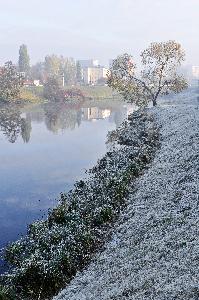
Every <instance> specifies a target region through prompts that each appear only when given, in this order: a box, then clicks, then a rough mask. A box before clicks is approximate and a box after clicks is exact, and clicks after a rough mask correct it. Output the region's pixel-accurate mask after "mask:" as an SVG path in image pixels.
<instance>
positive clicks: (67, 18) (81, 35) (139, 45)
mask: <svg viewBox="0 0 199 300" xmlns="http://www.w3.org/2000/svg"><path fill="white" fill-rule="evenodd" d="M198 28H199V1H198V0H189V1H187V0H167V1H165V0H154V1H148V0H141V1H138V0H99V1H93V0H76V1H70V0H60V1H56V2H55V1H53V0H43V1H40V0H34V1H33V0H29V1H28V3H27V1H25V0H20V1H16V0H1V9H0V37H1V38H0V48H1V55H0V63H3V62H4V61H7V60H9V59H12V60H13V61H15V62H16V61H17V58H18V48H19V45H20V44H22V43H25V44H27V46H28V48H29V52H30V56H31V61H32V63H35V62H36V61H38V60H42V59H43V57H44V56H45V55H46V54H51V53H56V54H63V55H64V56H72V57H75V58H77V59H84V58H98V59H99V60H100V61H101V63H102V64H107V63H108V59H109V58H114V57H116V56H117V55H118V54H120V53H123V52H130V53H133V54H134V55H135V56H136V57H137V56H138V53H139V52H140V50H142V49H144V48H145V47H147V46H148V44H149V43H150V42H152V41H165V40H170V39H175V40H177V41H179V42H180V43H182V45H183V47H184V48H185V50H186V53H187V62H186V63H187V64H194V65H197V64H199V58H198V53H199V39H198Z"/></svg>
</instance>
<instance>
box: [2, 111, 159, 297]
mask: <svg viewBox="0 0 199 300" xmlns="http://www.w3.org/2000/svg"><path fill="white" fill-rule="evenodd" d="M109 141H111V142H112V147H111V148H110V150H109V151H108V152H107V154H106V155H105V156H104V157H103V158H102V159H101V160H99V162H98V164H97V165H96V166H95V167H94V168H93V169H92V170H90V172H89V176H88V177H87V179H86V180H84V181H83V180H81V181H79V182H76V184H75V187H74V189H73V190H72V191H70V192H69V193H68V194H62V195H61V197H60V204H59V206H58V207H56V208H55V209H53V210H52V211H51V212H50V213H49V216H48V218H47V220H46V221H39V222H36V223H33V224H32V225H31V226H30V228H29V231H28V235H27V236H26V237H24V238H23V239H21V240H19V241H17V242H15V243H13V244H12V245H11V246H10V247H9V248H7V250H6V258H7V260H8V261H9V262H10V264H11V265H12V266H14V269H13V270H11V271H10V273H9V274H7V275H6V279H7V280H6V282H7V285H9V286H12V287H13V288H14V290H15V291H16V292H17V294H18V296H16V297H19V299H23V298H28V299H34V300H35V299H37V298H38V297H40V298H41V299H46V298H48V297H50V296H53V295H54V294H56V293H57V292H58V291H59V290H60V289H61V288H63V287H64V286H65V284H66V283H67V282H70V280H71V278H72V277H73V276H74V275H75V274H76V272H78V271H80V270H82V269H83V268H84V266H85V265H87V264H88V262H89V261H90V260H91V258H92V257H93V255H94V253H95V252H96V250H98V249H102V246H103V244H104V242H105V241H106V240H107V239H108V237H109V236H110V232H111V228H112V224H113V223H114V222H115V221H116V220H117V218H118V215H119V213H120V211H121V210H123V209H124V210H125V205H126V195H127V194H128V187H129V183H130V182H133V181H135V179H136V178H138V177H139V176H141V174H142V173H143V170H144V169H145V168H146V167H147V166H148V164H149V163H150V161H151V160H152V159H153V157H154V153H155V151H156V149H157V147H158V144H159V142H158V128H157V127H156V125H155V122H154V119H153V117H152V116H151V114H150V112H149V111H148V110H144V111H138V112H135V113H134V114H133V115H132V116H131V117H130V118H129V121H128V122H125V123H124V124H123V125H122V126H121V127H120V128H118V129H117V130H116V131H113V132H112V133H111V134H110V135H109Z"/></svg>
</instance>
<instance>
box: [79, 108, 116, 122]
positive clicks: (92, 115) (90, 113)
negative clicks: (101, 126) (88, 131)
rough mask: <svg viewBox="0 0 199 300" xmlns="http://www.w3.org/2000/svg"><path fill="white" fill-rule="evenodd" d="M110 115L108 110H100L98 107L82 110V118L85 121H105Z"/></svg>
mask: <svg viewBox="0 0 199 300" xmlns="http://www.w3.org/2000/svg"><path fill="white" fill-rule="evenodd" d="M110 114H111V111H110V109H100V108H98V107H89V108H82V117H83V120H85V121H89V120H99V119H106V118H108V117H109V116H110Z"/></svg>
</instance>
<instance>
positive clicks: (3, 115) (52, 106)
mask: <svg viewBox="0 0 199 300" xmlns="http://www.w3.org/2000/svg"><path fill="white" fill-rule="evenodd" d="M83 105H84V106H83ZM38 108H39V110H36V111H34V109H33V110H32V108H31V107H19V106H16V105H3V106H0V131H1V132H2V133H3V135H4V136H5V137H6V138H7V140H8V141H9V142H10V143H15V142H16V140H17V139H18V137H19V136H21V137H22V139H23V141H24V143H28V142H29V141H30V138H31V130H32V125H31V123H32V122H37V123H45V125H46V128H47V129H48V130H49V131H51V132H53V133H55V134H56V133H58V132H59V131H60V130H61V131H62V132H63V131H65V130H68V129H70V130H74V129H75V128H76V127H79V126H80V125H81V123H82V121H95V120H100V119H106V118H109V120H110V121H111V122H115V124H116V126H119V125H120V124H121V122H122V120H123V119H124V118H125V117H126V115H127V113H128V111H129V107H127V106H124V105H122V104H121V103H120V104H119V103H117V105H115V104H114V105H112V106H111V105H109V108H103V107H101V108H100V107H97V106H95V104H94V106H88V105H86V104H76V105H72V104H63V103H61V104H58V103H46V104H44V105H40V106H38ZM24 111H25V112H24Z"/></svg>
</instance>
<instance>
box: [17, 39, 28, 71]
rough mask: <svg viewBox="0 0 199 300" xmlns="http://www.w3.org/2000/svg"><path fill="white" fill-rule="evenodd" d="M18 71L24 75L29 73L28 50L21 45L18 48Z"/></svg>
mask: <svg viewBox="0 0 199 300" xmlns="http://www.w3.org/2000/svg"><path fill="white" fill-rule="evenodd" d="M18 64H19V71H20V72H25V73H26V75H27V74H28V73H29V71H30V57H29V55H28V49H27V46H26V45H24V44H23V45H21V46H20V48H19V62H18Z"/></svg>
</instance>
